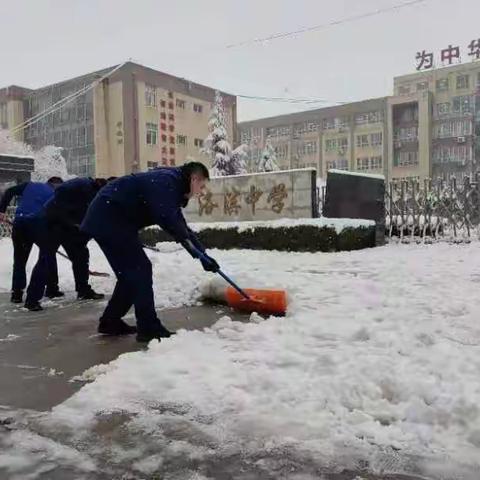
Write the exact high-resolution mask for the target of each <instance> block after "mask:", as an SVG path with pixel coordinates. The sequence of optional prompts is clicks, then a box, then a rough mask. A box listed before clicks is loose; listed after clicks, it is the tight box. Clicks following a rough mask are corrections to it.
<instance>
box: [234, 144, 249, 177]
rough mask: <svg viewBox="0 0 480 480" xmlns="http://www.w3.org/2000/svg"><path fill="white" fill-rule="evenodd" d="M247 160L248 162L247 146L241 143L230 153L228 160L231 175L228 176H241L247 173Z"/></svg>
mask: <svg viewBox="0 0 480 480" xmlns="http://www.w3.org/2000/svg"><path fill="white" fill-rule="evenodd" d="M247 160H248V145H246V144H245V143H242V145H240V146H239V147H237V148H236V149H235V150H234V151H233V152H232V157H231V159H230V167H231V168H230V170H231V172H232V173H230V174H229V175H242V174H244V173H248V171H247Z"/></svg>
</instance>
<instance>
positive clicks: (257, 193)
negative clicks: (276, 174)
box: [198, 183, 288, 217]
mask: <svg viewBox="0 0 480 480" xmlns="http://www.w3.org/2000/svg"><path fill="white" fill-rule="evenodd" d="M264 193H265V192H263V191H262V190H261V189H260V188H259V187H257V186H256V185H250V188H249V190H248V192H247V193H244V194H243V195H242V192H241V191H240V190H238V189H237V188H235V187H232V188H231V189H228V188H227V189H225V191H224V192H223V193H222V194H220V195H222V196H223V212H224V214H225V215H228V216H232V215H238V214H239V213H240V211H241V210H242V198H244V200H245V203H246V204H247V205H249V206H251V209H252V216H253V217H255V214H256V213H257V212H256V209H257V204H258V202H259V201H260V200H261V199H262V196H263V194H264ZM263 198H264V199H265V200H263V202H266V205H268V207H267V208H269V209H270V210H271V211H272V212H274V213H276V214H280V213H282V212H283V210H284V208H285V202H284V200H285V199H286V198H288V190H287V187H286V186H285V184H284V183H279V184H278V185H274V186H273V187H272V188H271V189H270V192H269V194H268V197H265V196H263ZM218 207H219V205H218V203H217V202H215V201H214V194H213V193H212V192H211V191H210V190H206V191H205V193H203V194H202V195H200V197H199V199H198V214H199V215H200V216H202V215H204V214H205V215H212V214H214V210H215V209H216V208H218Z"/></svg>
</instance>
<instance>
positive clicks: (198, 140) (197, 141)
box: [193, 138, 203, 148]
mask: <svg viewBox="0 0 480 480" xmlns="http://www.w3.org/2000/svg"><path fill="white" fill-rule="evenodd" d="M193 144H194V145H195V146H196V147H198V148H202V147H203V140H202V139H201V138H195V139H194V140H193Z"/></svg>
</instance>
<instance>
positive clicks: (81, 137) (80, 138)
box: [54, 127, 87, 147]
mask: <svg viewBox="0 0 480 480" xmlns="http://www.w3.org/2000/svg"><path fill="white" fill-rule="evenodd" d="M54 142H55V140H54ZM86 144H87V129H86V128H85V127H80V128H78V129H77V145H78V146H79V147H83V146H85V145H86Z"/></svg>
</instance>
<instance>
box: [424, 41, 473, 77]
mask: <svg viewBox="0 0 480 480" xmlns="http://www.w3.org/2000/svg"><path fill="white" fill-rule="evenodd" d="M467 48H468V56H469V57H472V59H473V60H479V59H480V38H478V39H476V40H472V41H471V42H470V43H469V45H468V47H467ZM415 60H416V61H417V65H416V69H417V70H429V69H430V68H433V66H434V65H433V63H434V62H433V52H427V51H426V50H422V51H421V52H417V55H416V56H415ZM440 61H441V62H442V65H445V64H446V65H452V64H453V63H459V62H460V47H454V46H453V45H449V46H448V47H447V48H444V49H443V50H441V51H440Z"/></svg>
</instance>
